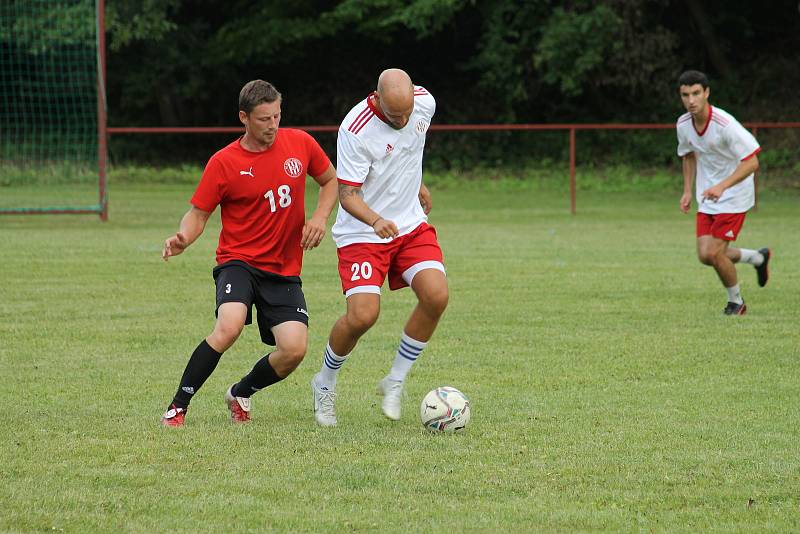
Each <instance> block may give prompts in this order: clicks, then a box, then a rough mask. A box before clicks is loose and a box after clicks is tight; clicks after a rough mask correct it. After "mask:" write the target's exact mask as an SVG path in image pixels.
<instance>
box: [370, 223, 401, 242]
mask: <svg viewBox="0 0 800 534" xmlns="http://www.w3.org/2000/svg"><path fill="white" fill-rule="evenodd" d="M372 229H373V230H375V233H376V234H377V235H378V237H382V238H383V239H389V238H390V237H397V234H399V233H400V230H398V229H397V225H396V224H395V223H394V222H393V221H387V220H386V219H378V220H377V221H375V224H373V225H372Z"/></svg>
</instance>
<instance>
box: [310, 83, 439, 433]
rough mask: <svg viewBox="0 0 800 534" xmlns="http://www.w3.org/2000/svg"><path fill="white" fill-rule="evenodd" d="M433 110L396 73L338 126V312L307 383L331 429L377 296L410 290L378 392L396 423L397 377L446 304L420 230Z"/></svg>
mask: <svg viewBox="0 0 800 534" xmlns="http://www.w3.org/2000/svg"><path fill="white" fill-rule="evenodd" d="M435 110H436V101H435V100H434V98H433V96H432V95H431V94H430V93H429V92H428V91H427V90H426V89H425V88H424V87H420V86H415V85H414V84H413V83H412V82H411V78H410V77H409V76H408V74H406V73H405V72H403V71H402V70H400V69H388V70H386V71H384V72H383V73H381V75H380V77H379V78H378V87H377V91H375V92H374V93H372V94H370V95H369V96H368V97H367V98H366V99H364V100H362V101H361V102H360V103H359V104H357V105H356V106H355V107H354V108H353V109H352V110H351V111H350V112H349V113H348V114H347V116H346V117H345V119H344V121H343V122H342V124H341V127H340V128H339V136H338V140H337V151H336V153H337V175H338V177H339V178H338V181H339V202H340V204H341V206H340V208H339V212H338V215H337V217H336V224H334V226H333V229H332V231H331V233H332V235H333V238H334V240H335V241H336V246H337V248H338V249H337V252H338V255H339V276H340V278H341V280H342V290H343V292H344V294H345V297H346V299H347V311H346V313H345V314H344V315H343V316H342V317H340V318H339V320H338V321H336V323H335V324H334V326H333V329H332V330H331V334H330V337H329V338H328V346H327V347H326V349H325V354H324V356H323V362H322V368H321V369H320V372H319V373H317V375H315V376H314V378H313V379H312V381H311V388H312V393H313V396H314V415H315V418H316V421H317V423H319V424H320V425H323V426H332V425H335V424H336V413H335V406H334V401H335V395H336V394H335V387H336V377H337V375H338V373H339V370H340V368H341V367H342V365H344V362H345V360H346V359H347V356H348V355H349V354H350V352H351V351H352V350H353V349H354V348H355V346H356V343H357V342H358V339H359V338H360V337H361V336H362V335H364V334H365V333H366V332H367V330H369V329H370V327H372V325H373V324H375V321H376V320H377V319H378V314H379V312H380V293H381V289H380V288H381V286H382V285H383V282H384V281H385V280H386V279H387V278H388V280H389V288H390V289H392V290H395V289H400V288H402V287H406V286H410V287H411V289H412V290H413V291H414V294H415V295H416V297H417V305H416V307H415V308H414V310H413V311H412V312H411V316H410V317H409V318H408V321H407V322H406V324H405V327H404V328H403V332H402V334H401V336H400V340H399V344H398V349H397V352H396V354H395V358H394V361H393V363H392V367H391V369H390V370H389V373H388V374H387V375H386V377H384V378H383V380H381V381H380V383H379V385H378V388H379V391H380V393H382V394H383V401H382V403H381V409H382V410H383V413H384V415H385V416H386V417H388V418H389V419H393V420H397V419H400V408H401V393H402V390H403V384H404V381H405V378H406V375H407V374H408V372H409V371H410V369H411V366H412V365H413V364H414V362H415V361H416V360H417V358H419V356H420V355H421V354H422V351H423V349H424V348H425V346H426V345H427V344H428V341H429V340H430V338H431V336H433V332H434V330H435V329H436V325H437V324H438V323H439V319H440V318H441V316H442V313H444V310H445V308H446V307H447V302H448V297H449V294H448V289H447V279H446V278H445V272H444V263H443V261H444V260H443V258H442V251H441V249H440V248H439V243H438V241H437V238H436V230H435V229H434V228H433V227H432V226H430V225H428V223H427V222H426V221H427V214H428V212H429V211H430V207H431V197H430V193H429V191H428V189H427V188H426V187H425V186H424V185H423V184H422V155H423V151H424V148H425V137H426V133H427V131H428V127H429V126H430V122H431V119H432V118H433V114H434V112H435Z"/></svg>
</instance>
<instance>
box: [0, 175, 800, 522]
mask: <svg viewBox="0 0 800 534" xmlns="http://www.w3.org/2000/svg"><path fill="white" fill-rule="evenodd" d="M676 187H677V185H676ZM192 189H193V186H192V185H190V184H187V185H165V184H151V185H142V184H139V185H119V184H118V185H116V186H113V187H112V190H111V212H110V221H109V222H108V223H105V224H103V223H100V222H99V221H98V219H97V217H96V216H61V217H58V216H40V217H21V216H9V217H3V218H0V247H1V248H2V250H3V266H4V276H3V284H2V286H1V287H2V289H0V340H2V342H0V405H2V406H3V410H2V411H0V424H1V425H2V426H3V429H4V430H3V432H2V433H0V510H2V512H1V513H0V531H15V532H16V531H22V532H27V531H45V530H46V531H53V530H55V531H62V530H63V531H67V532H88V531H120V530H124V531H130V532H156V531H157V532H172V531H175V532H189V531H196V530H199V531H207V532H221V531H224V530H237V531H253V532H261V531H292V532H307V531H308V532H310V531H314V532H324V531H358V532H367V531H369V532H372V531H378V530H380V531H388V532H414V531H426V532H433V531H436V532H444V531H448V530H450V531H482V532H496V531H499V530H501V529H502V530H505V531H509V532H523V531H546V532H551V531H615V532H616V531H652V532H667V531H681V532H706V531H717V532H754V531H755V532H761V531H774V532H791V531H795V532H796V531H797V530H798V529H800V455H799V454H798V452H800V447H799V446H798V443H800V409H799V408H798V406H800V404H798V398H800V395H798V394H800V371H798V369H800V366H798V357H800V335H798V330H797V325H798V324H800V307H799V306H798V294H800V274H798V270H797V269H796V267H795V266H796V265H798V264H800V232H798V231H797V229H798V228H799V227H800V212H799V211H798V209H797V205H798V200H800V199H799V198H798V197H797V196H796V195H790V194H783V195H769V194H767V195H765V196H763V197H762V198H761V205H760V207H759V209H758V211H756V212H754V213H752V214H751V215H749V216H748V220H747V222H746V225H745V228H744V231H743V232H742V234H741V236H740V244H741V245H742V246H748V247H760V246H764V245H770V246H772V247H773V248H774V250H775V251H776V253H775V260H774V263H773V268H772V269H771V271H772V276H773V279H772V280H771V281H770V283H769V285H768V286H767V287H766V288H764V289H760V288H758V287H757V286H756V284H755V274H754V272H753V269H752V267H750V266H746V265H743V266H740V267H739V273H740V279H741V284H742V290H743V294H744V297H745V299H746V300H747V303H748V307H749V312H748V315H746V316H745V317H741V318H727V317H723V316H722V315H721V311H722V308H723V307H724V304H725V298H724V297H725V296H724V292H723V290H722V288H721V286H720V285H719V282H718V281H717V280H716V277H715V275H714V273H713V272H712V271H711V270H710V269H709V268H708V267H704V266H702V265H700V264H699V263H698V261H697V260H696V258H695V255H694V234H693V227H694V225H693V217H691V216H684V215H682V214H681V213H680V212H679V211H678V209H677V203H678V194H677V192H667V193H660V192H651V193H622V194H608V193H596V192H587V193H584V194H582V195H580V196H579V198H578V214H577V215H576V216H570V215H569V213H568V208H569V203H568V200H567V198H566V197H565V196H564V193H563V192H548V191H546V190H541V191H538V190H530V191H520V190H514V189H511V190H509V191H503V190H498V189H496V188H492V187H488V186H487V188H485V189H483V190H481V189H478V188H476V189H475V190H469V191H460V190H458V189H457V188H455V187H447V188H445V189H434V190H433V194H434V211H433V213H432V223H433V224H435V225H436V226H437V228H438V231H439V236H440V240H441V243H442V246H443V249H444V252H445V259H446V263H447V268H448V280H449V284H450V290H451V301H450V306H449V308H448V310H447V312H446V314H445V317H444V318H443V320H442V322H441V325H440V327H439V330H438V331H437V333H436V335H435V337H434V339H433V340H432V342H431V344H430V345H429V348H428V349H426V351H425V353H424V354H423V356H422V357H421V358H420V361H419V362H418V363H417V364H416V366H415V368H414V369H413V370H412V374H411V376H410V379H409V382H408V385H407V388H406V389H407V397H406V399H405V403H404V413H403V417H402V419H401V421H399V422H390V421H388V420H386V419H384V418H383V416H382V415H381V414H380V407H379V400H380V399H379V397H378V396H377V395H376V394H375V393H374V388H375V385H376V383H377V381H378V380H379V379H380V378H381V377H382V376H383V375H384V374H385V372H386V370H387V369H388V367H389V365H390V361H391V357H392V354H393V351H394V350H395V347H396V343H397V340H398V336H399V333H400V330H401V328H402V324H403V322H404V320H405V318H406V316H407V314H408V312H409V311H410V308H411V306H412V304H413V298H412V295H411V294H410V292H409V291H408V290H406V291H401V292H394V293H389V292H388V291H387V292H385V293H384V299H383V309H382V316H381V318H380V320H379V322H378V324H377V325H376V326H375V327H374V328H373V329H372V330H371V331H370V332H369V333H368V334H367V335H366V337H365V338H364V339H363V340H362V342H361V343H360V345H359V346H358V348H357V349H356V352H355V353H354V355H353V356H352V358H351V359H350V360H349V361H348V363H347V364H346V365H345V367H344V368H343V370H342V373H341V375H340V380H339V391H338V393H339V401H338V405H337V411H338V415H339V426H338V427H336V428H333V429H323V428H318V427H316V426H315V424H314V421H313V416H312V413H311V397H310V391H309V387H308V381H309V379H310V377H311V376H312V374H313V373H315V372H316V371H317V369H318V368H319V365H320V362H321V352H322V349H323V347H324V343H325V340H326V337H327V334H328V331H329V329H330V326H331V325H332V323H333V321H334V320H335V319H336V318H337V317H338V316H339V314H340V313H341V312H342V311H343V309H344V302H343V299H342V296H341V293H340V285H339V281H338V276H337V272H336V259H335V252H334V247H333V245H332V243H331V242H330V240H326V242H325V243H324V245H323V246H322V247H321V248H320V249H317V250H315V251H312V252H311V253H309V254H307V255H306V262H305V274H304V277H303V279H304V289H305V292H306V297H307V300H308V304H309V309H310V312H311V330H310V336H309V353H308V356H307V358H306V361H305V362H304V363H303V364H302V365H301V366H300V368H299V369H298V370H297V371H296V372H295V373H294V374H293V375H291V376H290V377H289V378H288V379H287V380H285V381H284V382H282V383H280V384H277V385H276V386H274V387H272V388H270V389H268V390H266V391H264V392H262V393H260V394H258V395H257V396H255V397H254V401H253V404H254V411H253V414H254V415H253V419H254V420H253V422H252V423H251V424H250V425H249V426H246V427H235V426H232V425H231V424H229V422H228V419H227V409H226V408H225V405H224V404H223V402H222V394H223V392H224V390H225V388H227V386H228V385H229V384H231V383H232V382H233V381H235V380H238V379H239V378H240V377H241V376H242V375H243V374H244V373H245V372H247V371H248V370H249V368H250V366H251V365H252V363H253V362H254V361H255V360H256V359H257V357H258V356H259V355H260V354H262V353H263V350H264V347H263V345H261V344H260V342H259V339H258V332H257V330H256V329H255V328H254V327H249V328H247V329H246V330H245V333H244V334H243V336H242V338H241V339H240V340H239V341H238V342H237V344H236V345H234V347H233V348H232V349H231V350H230V351H229V352H228V353H226V354H225V356H224V357H223V359H222V361H221V363H220V365H219V367H218V368H217V370H216V372H215V373H214V375H212V377H211V378H210V379H209V381H208V382H207V383H206V385H205V386H204V387H203V389H202V390H201V391H200V393H199V394H198V395H197V397H196V398H195V401H194V402H193V404H192V407H191V410H190V412H189V415H188V417H187V424H186V426H185V427H184V428H182V429H164V428H161V427H160V426H159V424H158V418H159V417H160V415H161V413H162V412H163V410H164V408H165V406H166V404H167V402H168V401H169V400H170V399H171V396H172V394H173V393H174V390H175V388H176V386H177V382H178V379H179V378H180V374H181V372H182V371H183V367H184V365H185V364H186V361H187V359H188V356H189V354H190V352H191V350H192V349H193V348H194V346H195V345H196V344H197V343H198V342H199V341H200V339H202V338H203V337H204V336H205V335H206V334H207V333H208V332H209V331H210V329H211V327H212V324H213V305H214V300H213V299H214V291H213V285H212V279H211V267H212V264H213V253H214V249H215V246H216V236H217V233H218V229H219V223H218V219H217V217H216V216H215V217H214V218H212V221H211V222H210V225H209V228H208V229H207V230H206V234H205V235H204V236H203V237H202V238H201V239H200V240H199V241H198V242H197V243H196V244H195V245H194V246H193V247H192V248H191V249H190V250H189V251H188V252H187V253H186V254H184V255H183V256H181V257H178V258H175V259H174V260H172V261H170V262H169V263H168V264H165V263H163V262H162V261H161V260H160V258H159V253H160V248H161V243H162V241H163V239H164V238H165V237H166V236H167V235H168V234H169V233H171V232H173V231H174V230H175V228H176V226H177V223H178V220H179V219H180V217H181V215H182V214H183V212H184V211H185V210H186V208H187V206H188V205H187V201H188V198H189V197H190V195H191V192H192ZM439 385H453V386H456V387H458V388H460V389H462V390H463V391H464V392H466V393H467V394H468V395H469V396H470V397H471V399H472V401H473V414H472V421H471V423H470V425H469V427H468V428H467V429H466V431H465V432H464V433H463V434H460V435H431V434H428V433H427V432H426V431H425V430H424V429H423V428H422V426H421V425H420V423H419V419H418V404H419V401H420V400H421V399H422V397H423V395H424V394H425V393H426V392H427V391H428V390H430V389H432V388H433V387H435V386H439ZM748 503H749V504H748Z"/></svg>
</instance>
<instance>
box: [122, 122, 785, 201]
mask: <svg viewBox="0 0 800 534" xmlns="http://www.w3.org/2000/svg"><path fill="white" fill-rule="evenodd" d="M744 125H745V126H746V127H748V128H750V129H752V130H753V135H756V134H757V133H758V130H759V128H763V129H786V128H800V122H745V123H744ZM293 128H298V129H301V130H305V131H307V132H336V131H338V130H339V127H338V126H330V125H311V126H293ZM674 128H675V124H674V123H668V124H660V123H608V124H569V123H557V124H434V125H431V128H430V129H431V130H434V131H441V132H457V131H458V132H469V131H476V132H478V131H515V130H527V131H530V130H539V131H553V130H562V131H568V132H569V205H570V212H571V213H572V214H575V211H576V199H575V197H576V185H575V158H576V154H575V153H576V141H575V132H577V131H578V130H670V129H674ZM243 131H244V129H243V128H241V127H186V128H181V127H165V128H160V127H143V128H139V127H109V128H108V134H109V135H118V134H169V133H181V134H202V133H241V132H243ZM754 178H755V180H756V185H757V184H758V172H757V171H756V175H755V176H754ZM757 199H758V187H756V200H757Z"/></svg>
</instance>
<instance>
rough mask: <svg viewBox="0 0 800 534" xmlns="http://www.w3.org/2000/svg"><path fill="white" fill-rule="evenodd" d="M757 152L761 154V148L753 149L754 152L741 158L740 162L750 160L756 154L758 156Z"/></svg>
mask: <svg viewBox="0 0 800 534" xmlns="http://www.w3.org/2000/svg"><path fill="white" fill-rule="evenodd" d="M759 152H761V147H758V148H757V149H755V150H754V151H753V152H752V153H751V154H749V155H747V156H745V157H743V158H742V161H747V160H748V159H750V158H752V157H753V156H755V155H756V154H758V153H759Z"/></svg>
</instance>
